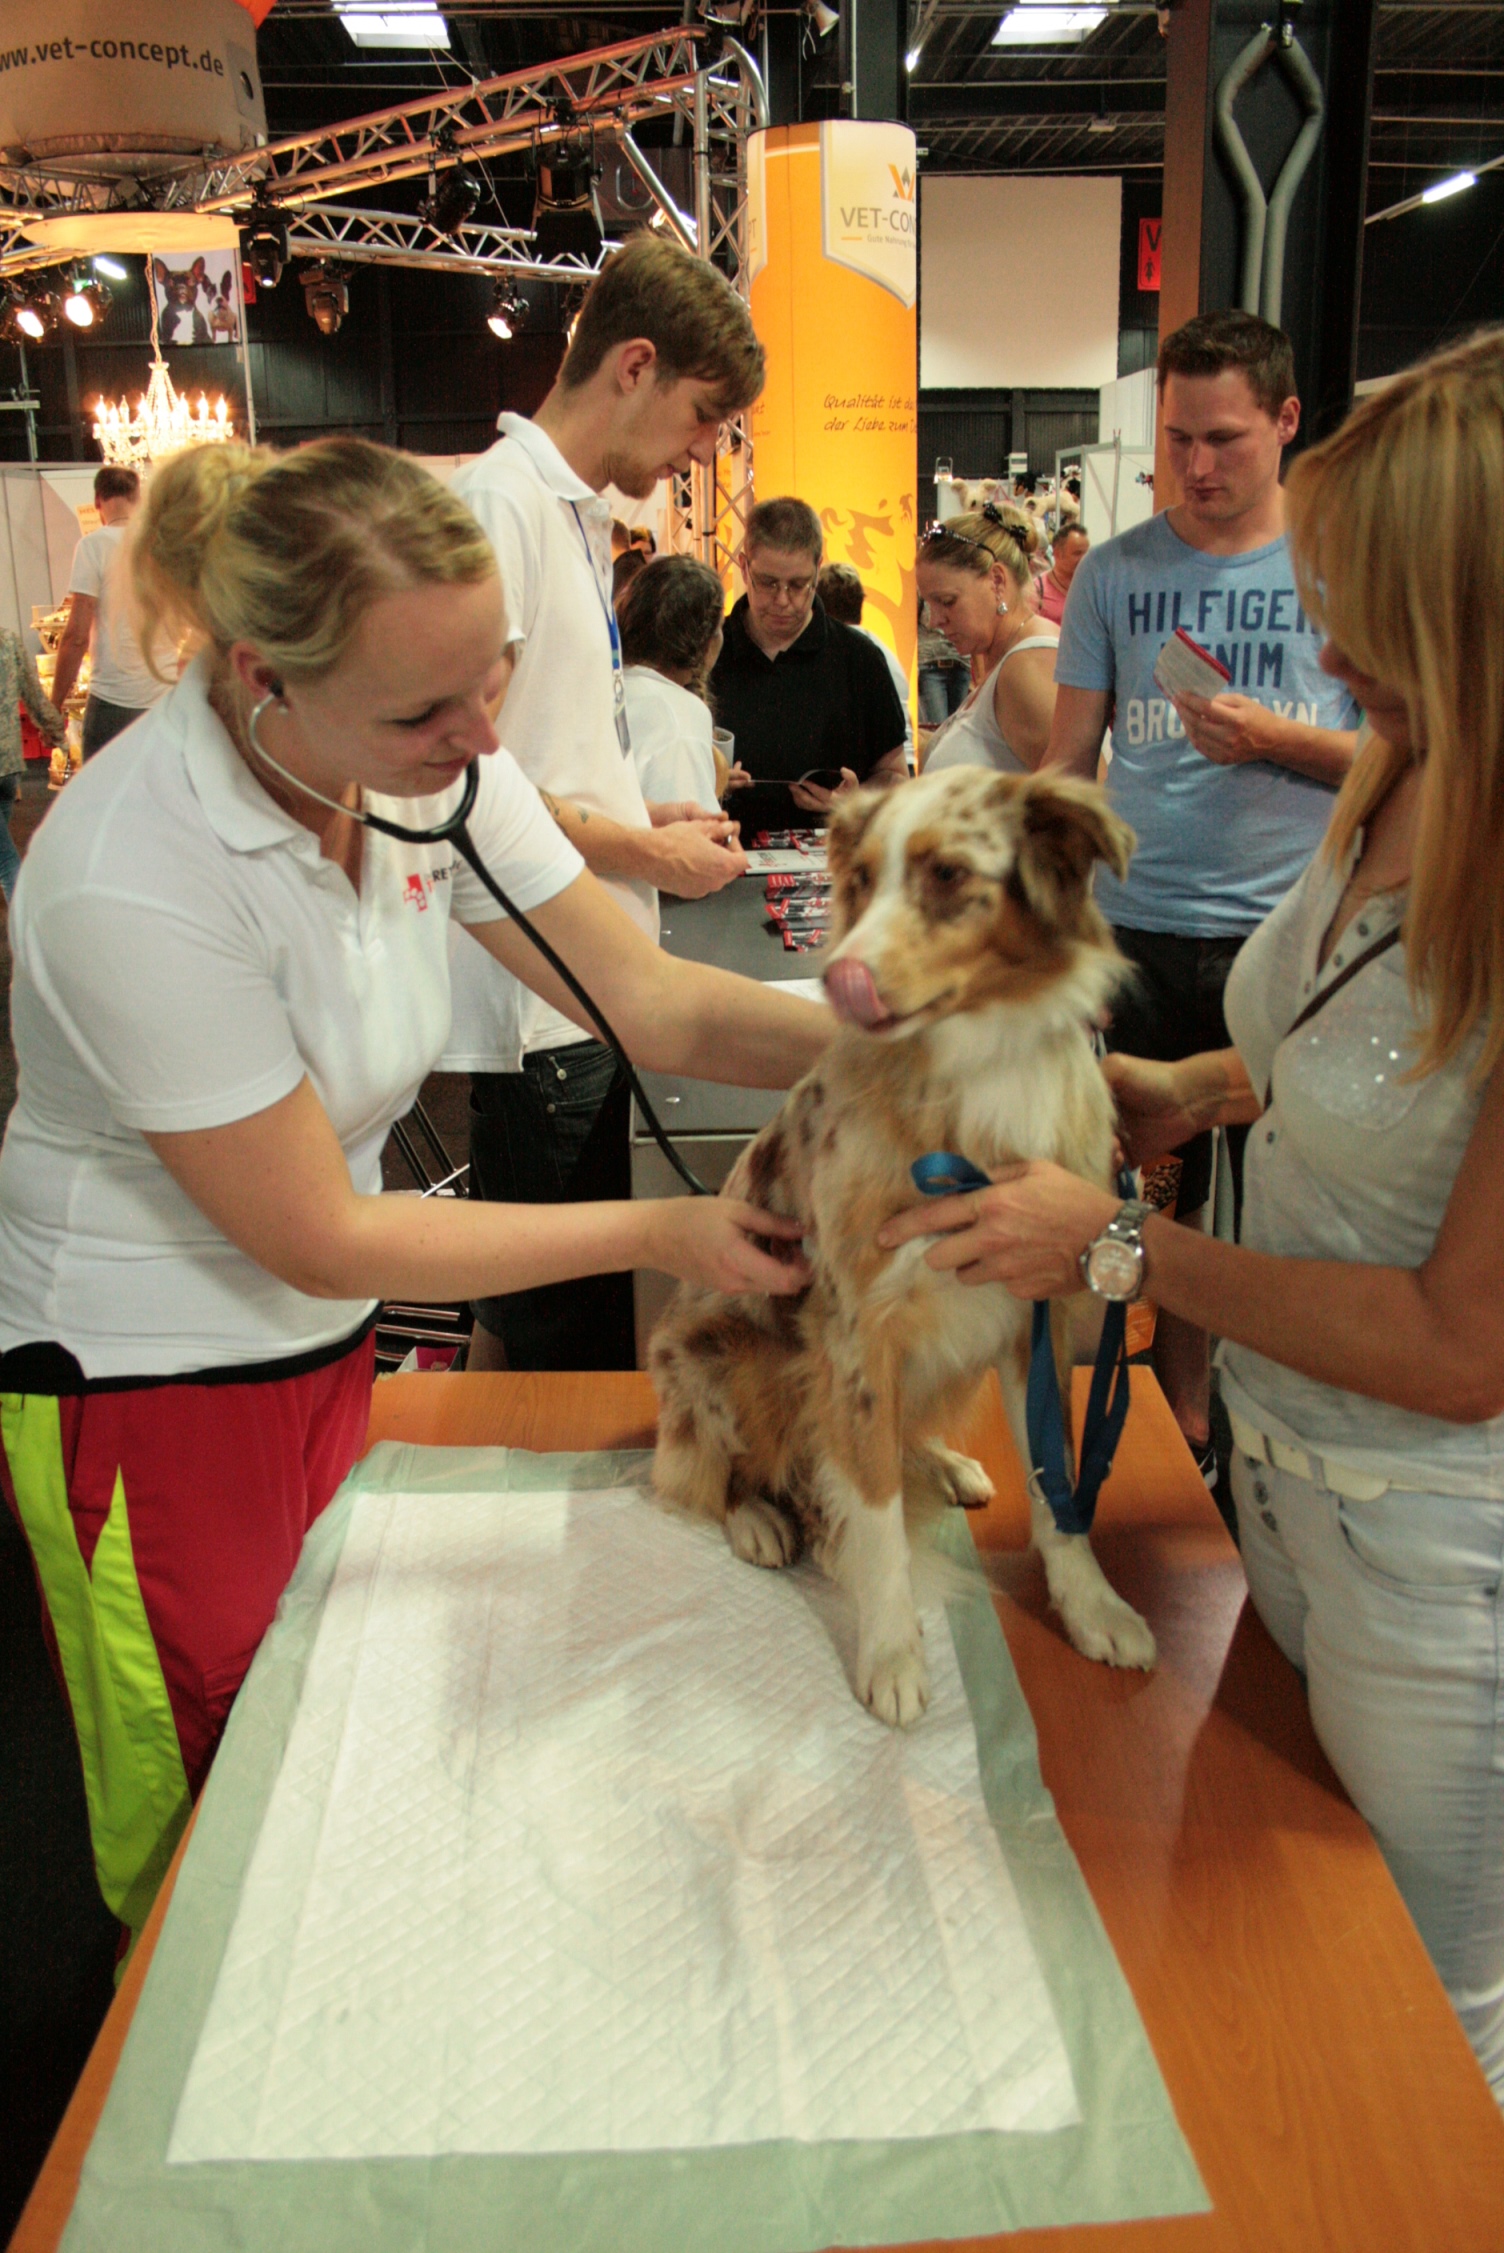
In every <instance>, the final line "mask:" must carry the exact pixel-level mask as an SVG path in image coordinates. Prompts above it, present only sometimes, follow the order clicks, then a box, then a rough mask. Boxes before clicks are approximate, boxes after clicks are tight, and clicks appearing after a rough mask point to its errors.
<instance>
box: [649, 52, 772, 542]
mask: <svg viewBox="0 0 1504 2253" xmlns="http://www.w3.org/2000/svg"><path fill="white" fill-rule="evenodd" d="M692 118H693V126H694V144H693V146H694V182H695V212H694V223H695V238H696V239H695V248H696V249H697V250H698V251H699V254H700V256H701V257H702V258H708V259H710V260H711V261H712V263H713V264H715V265H717V266H719V267H720V269H721V271H722V272H723V273H724V274H725V275H726V277H727V279H728V280H729V281H730V283H731V284H732V287H733V288H734V289H735V290H736V292H737V294H738V295H739V296H740V297H742V298H744V299H749V298H750V296H751V293H752V277H751V274H750V273H749V271H748V267H747V247H748V246H747V136H748V134H749V133H751V132H753V131H755V130H756V129H757V128H758V127H759V126H763V125H766V124H767V122H768V105H767V99H766V96H765V95H764V92H763V85H762V79H761V77H760V75H759V73H758V69H757V65H756V64H755V63H754V62H753V60H752V58H751V56H750V55H749V54H748V53H747V51H746V49H745V48H744V47H742V46H741V45H740V44H739V43H738V42H737V41H736V40H734V39H728V40H727V41H726V42H725V60H724V61H723V62H722V63H721V64H720V66H719V67H717V68H715V69H712V70H705V71H702V72H701V73H700V75H699V77H698V78H697V79H696V80H695V87H694V95H693V109H692ZM752 501H753V490H752V420H751V415H750V412H749V411H746V410H744V411H742V412H740V413H738V414H735V415H733V416H732V417H731V418H730V419H729V421H728V422H727V423H726V424H725V426H724V428H723V429H722V432H721V439H720V444H719V445H718V447H717V449H716V458H715V462H714V465H713V467H711V468H709V469H706V468H703V467H701V466H700V465H698V464H697V465H696V467H695V469H694V470H693V472H692V473H691V475H690V476H689V477H684V478H680V477H676V478H675V479H674V480H673V483H672V486H671V489H670V503H669V516H670V536H671V538H672V539H673V541H674V545H675V546H676V547H683V548H689V549H693V550H696V551H698V553H699V554H700V556H701V557H702V558H703V560H704V561H705V562H706V563H708V564H709V565H710V567H711V569H712V570H713V571H715V572H717V573H718V574H719V575H720V577H721V578H723V579H725V578H727V577H728V575H729V573H730V569H731V564H732V560H733V558H734V557H735V556H736V554H737V553H738V551H739V550H740V548H741V546H742V535H743V532H744V531H745V528H746V522H747V514H748V511H749V510H750V509H751V507H752Z"/></svg>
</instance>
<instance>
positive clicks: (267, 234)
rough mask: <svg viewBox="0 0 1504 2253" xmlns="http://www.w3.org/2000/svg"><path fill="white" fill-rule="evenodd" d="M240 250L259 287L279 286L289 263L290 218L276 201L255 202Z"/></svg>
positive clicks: (247, 221) (244, 228)
mask: <svg viewBox="0 0 1504 2253" xmlns="http://www.w3.org/2000/svg"><path fill="white" fill-rule="evenodd" d="M240 253H241V256H242V257H243V258H244V260H245V262H246V264H247V265H248V266H249V267H250V269H251V272H252V273H253V274H254V275H255V277H256V287H257V289H275V288H276V286H277V284H278V282H280V281H281V279H282V269H283V267H284V266H285V265H286V264H287V221H286V219H285V218H284V217H283V215H282V213H281V212H280V211H278V210H277V208H276V206H275V205H274V204H270V203H253V204H252V205H251V209H250V216H249V217H248V218H247V220H246V223H245V225H244V226H243V227H242V228H241V230H240Z"/></svg>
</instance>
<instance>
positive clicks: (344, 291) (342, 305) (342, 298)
mask: <svg viewBox="0 0 1504 2253" xmlns="http://www.w3.org/2000/svg"><path fill="white" fill-rule="evenodd" d="M301 280H302V283H303V303H304V304H305V305H306V306H307V308H308V318H309V319H310V321H312V322H313V324H314V327H315V328H316V329H317V330H318V332H319V334H320V336H338V334H339V328H340V323H341V322H342V321H343V319H344V317H345V315H346V314H347V313H348V312H349V310H350V276H349V271H348V269H347V268H346V267H343V266H339V265H336V264H335V263H334V261H333V260H332V259H328V258H321V259H319V260H317V261H316V262H315V264H313V265H312V266H305V267H304V268H303V271H302V275H301Z"/></svg>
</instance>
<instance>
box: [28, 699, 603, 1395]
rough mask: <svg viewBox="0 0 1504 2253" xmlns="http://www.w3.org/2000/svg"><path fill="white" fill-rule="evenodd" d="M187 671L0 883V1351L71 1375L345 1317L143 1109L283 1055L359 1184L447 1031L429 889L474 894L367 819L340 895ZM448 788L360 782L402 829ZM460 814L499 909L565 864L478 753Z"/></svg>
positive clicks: (495, 763)
mask: <svg viewBox="0 0 1504 2253" xmlns="http://www.w3.org/2000/svg"><path fill="white" fill-rule="evenodd" d="M207 679H208V675H207V670H206V667H205V665H204V663H203V661H202V660H200V661H199V662H198V663H197V664H195V665H194V666H193V667H192V668H190V670H189V672H188V673H187V674H186V675H185V676H184V678H183V679H182V680H181V681H180V682H179V683H178V685H177V686H176V687H175V688H174V689H173V690H172V692H171V694H170V695H169V696H167V697H166V698H165V699H164V700H163V701H162V702H161V703H160V704H159V705H157V706H156V707H155V708H154V709H153V711H152V712H151V714H150V715H149V717H148V718H147V719H146V720H145V721H144V722H141V723H138V724H137V725H136V726H135V727H134V728H132V729H131V730H130V732H129V733H128V735H126V736H123V737H121V738H120V739H119V741H118V743H117V744H115V745H114V746H112V748H111V755H110V757H109V758H108V759H96V760H93V761H92V762H91V763H90V764H89V765H88V766H87V767H85V768H84V769H83V770H82V771H81V772H80V773H79V774H78V775H76V776H75V777H74V779H73V781H72V782H70V783H69V785H68V788H67V790H66V791H65V792H64V793H63V795H62V797H61V798H60V799H59V800H58V802H57V804H56V805H55V806H54V807H53V808H52V811H51V812H50V814H49V815H48V817H47V820H46V821H45V822H44V823H43V824H42V827H41V828H40V829H39V830H38V832H37V834H36V837H35V838H34V839H33V841H32V845H31V849H30V852H29V853H28V855H27V859H26V864H25V868H24V871H23V874H22V877H21V881H20V884H19V886H18V887H17V891H16V897H15V900H14V902H13V904H12V908H11V924H10V943H11V949H12V952H13V954H14V957H15V983H14V989H13V995H12V1025H13V1029H14V1037H15V1045H16V1054H17V1057H18V1060H19V1063H20V1091H19V1095H18V1098H17V1103H16V1108H15V1110H14V1111H13V1112H12V1114H11V1118H10V1123H9V1126H8V1128H7V1131H6V1136H5V1145H4V1149H3V1151H0V1350H4V1349H7V1348H9V1347H12V1346H19V1345H26V1344H33V1343H40V1342H44V1341H48V1340H55V1341H57V1342H58V1343H59V1344H61V1345H63V1346H65V1347H66V1348H67V1349H68V1350H69V1351H70V1352H71V1353H73V1354H74V1355H75V1356H76V1357H77V1359H78V1360H79V1362H80V1363H81V1364H82V1366H83V1370H84V1374H85V1375H86V1376H88V1377H111V1376H136V1375H140V1376H154V1375H165V1374H171V1373H173V1372H177V1371H187V1370H197V1369H206V1368H223V1367H226V1366H230V1365H234V1364H238V1363H242V1362H254V1361H264V1360H272V1359H279V1358H282V1357H284V1356H291V1355H294V1354H300V1353H304V1352H308V1351H310V1350H312V1349H314V1348H317V1347H319V1346H323V1345H329V1344H333V1343H334V1342H336V1341H337V1340H338V1339H340V1338H341V1337H344V1336H346V1335H347V1334H348V1333H349V1332H350V1331H351V1330H352V1329H354V1328H355V1326H356V1325H357V1324H358V1323H359V1321H360V1320H361V1318H362V1316H363V1315H365V1314H366V1313H368V1312H369V1310H370V1303H371V1302H369V1301H366V1300H362V1301H358V1302H349V1301H337V1302H336V1301H332V1300H328V1299H315V1298H309V1297H306V1296H305V1295H304V1294H303V1293H302V1292H300V1291H296V1290H294V1289H292V1288H291V1286H290V1285H288V1284H286V1283H282V1282H279V1281H278V1280H277V1278H276V1277H275V1276H272V1275H269V1274H268V1273H267V1272H266V1270H265V1269H264V1268H261V1267H258V1266H257V1265H256V1264H255V1262H254V1261H252V1260H250V1259H249V1258H247V1257H246V1255H245V1254H244V1253H242V1252H239V1251H237V1250H236V1248H235V1247H234V1245H233V1244H231V1243H229V1242H228V1241H227V1240H226V1238H225V1237H223V1236H222V1235H221V1234H220V1233H219V1231H218V1230H217V1229H216V1228H215V1227H214V1226H213V1224H212V1223H211V1222H210V1221H208V1220H207V1219H205V1217H204V1215H203V1214H202V1213H201V1212H199V1210H198V1208H197V1207H196V1206H195V1205H194V1204H193V1203H192V1202H191V1201H190V1200H189V1199H188V1198H187V1197H186V1196H185V1195H184V1193H183V1191H182V1190H181V1189H179V1188H178V1186H177V1184H176V1183H175V1182H174V1181H173V1179H172V1177H171V1175H170V1174H168V1173H167V1172H166V1170H165V1169H164V1168H163V1167H162V1165H161V1164H160V1163H159V1162H158V1160H157V1159H156V1157H155V1156H154V1155H153V1153H152V1151H151V1149H150V1148H149V1146H148V1145H147V1143H146V1142H145V1141H144V1140H143V1135H144V1134H145V1133H148V1132H160V1133H174V1132H180V1131H186V1130H189V1129H193V1128H199V1127H215V1126H223V1125H226V1124H228V1123H229V1122H230V1121H231V1120H235V1119H243V1118H248V1117H250V1116H252V1115H253V1114H254V1113H256V1112H258V1111H262V1110H265V1109H266V1108H267V1107H268V1106H269V1105H271V1104H273V1103H276V1102H279V1101H280V1100H281V1098H282V1097H283V1096H285V1095H289V1094H290V1093H291V1092H292V1090H293V1089H294V1088H295V1087H296V1086H297V1085H298V1083H299V1082H300V1080H302V1078H303V1077H304V1075H305V1074H306V1075H307V1077H308V1078H309V1079H310V1080H311V1081H312V1083H313V1085H314V1087H315V1088H316V1090H317V1091H318V1095H319V1098H320V1100H321V1101H322V1103H323V1105H324V1108H325V1110H326V1111H327V1112H328V1114H329V1117H330V1120H331V1122H332V1124H333V1127H334V1131H335V1133H336V1135H337V1136H338V1137H339V1140H340V1143H341V1145H342V1147H343V1149H344V1152H345V1156H346V1158H347V1160H348V1161H349V1166H350V1177H351V1180H352V1181H353V1183H354V1185H355V1188H356V1189H357V1191H359V1192H360V1193H361V1194H362V1195H375V1194H376V1193H377V1192H378V1191H379V1190H380V1188H381V1151H382V1145H383V1144H384V1142H385V1141H386V1138H387V1134H388V1132H389V1130H390V1128H391V1125H392V1122H393V1121H394V1120H395V1119H398V1118H400V1117H401V1116H402V1114H403V1113H404V1112H405V1111H407V1110H408V1109H409V1108H410V1107H411V1104H412V1102H413V1099H414V1097H415V1096H416V1094H417V1092H418V1089H419V1087H420V1086H421V1084H422V1081H423V1079H424V1077H425V1075H426V1074H427V1073H428V1072H430V1071H431V1070H432V1069H433V1067H434V1064H435V1061H436V1059H437V1057H438V1055H439V1052H440V1049H441V1048H442V1046H443V1043H444V1039H445V1035H446V1034H447V1032H448V1029H449V951H448V926H449V920H450V914H451V910H452V911H453V913H454V914H455V915H456V916H465V917H467V918H468V919H469V920H471V921H472V922H474V923H477V924H479V923H485V922H490V921H493V920H495V918H496V916H497V914H498V912H499V911H498V910H497V909H496V907H495V905H494V903H493V902H492V900H491V899H490V896H489V894H487V893H486V891H485V890H484V888H483V887H482V885H481V884H480V882H479V880H478V879H477V878H476V877H475V876H474V875H473V874H472V872H471V871H470V870H469V869H468V868H467V867H466V866H465V864H464V863H463V861H461V860H460V859H459V858H458V856H457V855H456V853H455V849H454V847H453V846H452V845H430V846H419V845H402V844H398V843H397V842H396V841H395V840H393V839H390V838H386V837H383V836H381V835H380V834H379V832H377V831H374V830H371V831H368V832H367V833H366V836H365V839H364V857H363V860H362V865H361V880H360V892H359V895H358V896H357V894H356V892H355V891H354V889H353V888H352V886H351V884H350V882H349V879H348V878H347V877H346V876H345V874H344V872H343V870H341V869H339V868H336V867H335V865H334V864H333V862H331V861H328V860H325V859H324V858H323V857H322V856H321V854H320V852H319V847H318V841H317V839H316V838H315V837H314V836H313V835H312V834H311V833H310V832H309V831H308V830H306V829H303V828H302V827H300V826H299V824H297V823H296V822H294V821H292V820H291V819H290V818H289V817H288V816H287V815H286V814H284V813H283V812H282V811H281V809H280V808H279V807H278V806H277V805H276V804H275V803H274V802H273V800H272V799H271V798H270V797H268V795H267V794H266V792H265V791H264V790H263V789H262V788H261V785H260V784H259V783H258V782H257V780H256V778H255V776H254V775H253V774H252V773H251V771H250V769H249V768H248V767H247V766H246V764H245V762H244V760H243V759H242V758H241V757H240V756H239V754H238V753H237V752H236V750H235V747H234V745H233V744H232V743H231V741H230V738H229V736H228V735H227V734H226V732H225V730H224V727H223V726H222V725H221V723H220V721H219V719H218V717H217V716H216V714H215V713H214V711H213V710H212V708H211V706H210V704H209V701H208V696H207ZM458 788H459V786H458V785H456V786H455V790H454V791H451V792H450V793H448V794H446V795H445V796H443V797H440V798H426V799H402V800H400V801H399V800H395V799H375V798H373V799H372V800H371V804H372V807H373V809H379V810H381V811H383V812H387V813H389V814H390V815H391V816H392V818H393V819H396V820H401V821H405V822H410V823H411V824H412V825H413V826H414V827H415V828H427V827H430V826H432V825H433V824H434V823H436V822H438V821H440V820H442V818H443V816H444V813H445V812H446V811H448V810H449V809H450V808H451V807H452V806H453V804H454V802H455V799H456V797H457V794H458ZM470 827H471V834H472V836H473V837H474V838H475V841H476V844H477V845H478V847H479V848H480V850H481V852H482V854H483V855H484V857H485V859H486V861H487V863H488V865H489V866H490V867H491V868H492V869H493V870H494V871H495V873H496V877H497V880H498V882H500V883H501V884H502V885H503V886H504V888H505V889H506V890H507V891H508V892H509V893H510V894H511V895H512V897H513V898H514V899H516V901H517V902H518V904H519V905H520V906H521V907H523V908H529V907H534V906H536V905H537V904H538V903H539V902H541V901H543V900H548V899H551V898H553V897H554V895H555V894H556V893H558V892H560V891H562V890H563V889H564V887H565V886H566V885H568V884H570V883H572V882H573V880H574V878H575V877H576V876H577V875H578V874H579V873H580V870H581V868H582V866H583V864H582V862H581V860H580V857H579V855H578V854H577V853H576V852H575V850H574V848H573V846H571V845H570V844H568V843H567V842H566V841H565V839H564V838H563V837H562V836H561V835H560V832H559V829H558V827H557V825H556V823H555V822H554V821H553V820H552V819H551V818H550V816H549V815H548V813H547V812H546V810H545V809H544V807H543V805H542V802H541V801H540V799H539V797H538V795H537V792H536V791H535V790H534V789H533V787H532V785H531V784H530V783H529V782H527V781H526V780H525V779H524V777H523V776H522V775H521V774H520V773H519V772H518V770H517V768H516V766H515V765H514V763H513V761H512V760H511V759H510V758H509V757H508V755H507V754H506V752H504V751H502V752H498V753H497V754H496V755H495V756H494V757H492V758H488V759H486V760H484V761H483V762H482V769H481V787H480V793H479V796H478V798H477V800H476V805H475V811H474V813H473V815H472V817H471V824H470ZM497 1287H498V1288H499V1289H501V1288H504V1287H505V1285H504V1281H503V1279H502V1278H500V1277H498V1278H497Z"/></svg>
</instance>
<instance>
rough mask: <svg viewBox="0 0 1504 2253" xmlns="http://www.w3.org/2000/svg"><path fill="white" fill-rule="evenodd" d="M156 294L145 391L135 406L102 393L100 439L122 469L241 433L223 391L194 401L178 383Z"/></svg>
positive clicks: (97, 414) (97, 412)
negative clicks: (179, 389) (212, 398)
mask: <svg viewBox="0 0 1504 2253" xmlns="http://www.w3.org/2000/svg"><path fill="white" fill-rule="evenodd" d="M148 295H149V297H150V300H151V371H150V373H149V375H148V376H147V379H146V390H145V393H144V394H143V395H142V396H141V397H139V398H138V399H137V400H136V403H135V405H134V406H131V405H129V404H128V403H127V401H125V400H124V399H96V400H95V402H94V442H95V444H96V445H97V446H98V448H99V450H100V452H101V453H102V454H103V456H104V458H105V460H106V461H107V462H109V463H110V464H111V465H112V466H113V467H115V468H118V469H144V468H146V467H147V465H148V464H149V463H151V462H159V461H161V460H162V459H163V457H164V456H165V455H167V454H176V453H178V452H180V451H181V449H182V448H183V447H184V446H210V445H216V444H219V443H221V442H222V441H223V440H225V439H227V438H233V437H234V435H235V425H234V424H233V423H232V422H231V420H230V408H229V403H228V401H227V400H226V399H225V398H224V397H223V395H221V396H220V397H219V398H217V399H216V400H215V401H214V402H213V404H212V405H211V404H210V402H209V401H208V399H206V398H205V396H204V394H203V392H200V393H199V395H198V401H197V404H196V405H195V406H192V407H190V406H189V404H188V402H187V400H186V399H184V398H181V397H180V396H179V394H178V392H177V390H176V389H175V388H174V385H173V381H172V377H171V376H170V375H169V374H168V372H167V362H166V361H165V360H164V359H163V357H162V343H161V335H160V331H159V327H158V306H157V293H156V291H155V290H151V291H149V292H148Z"/></svg>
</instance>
